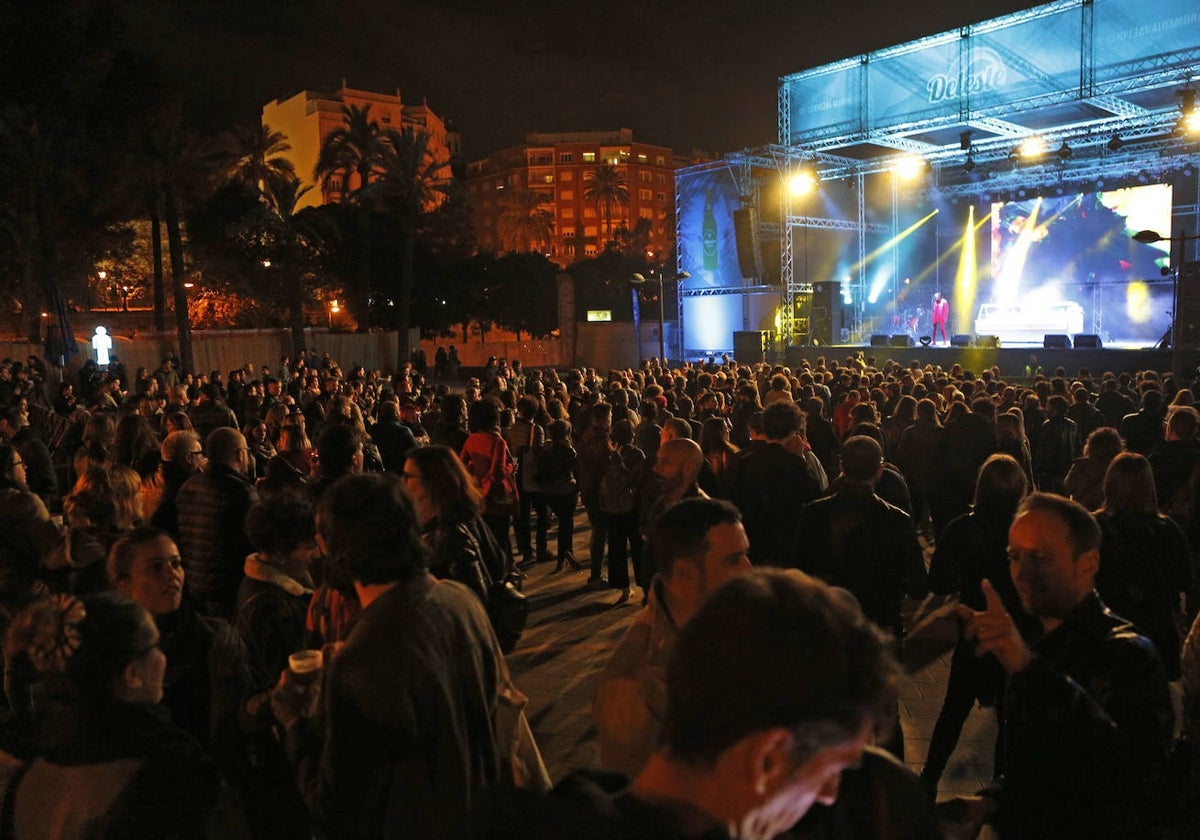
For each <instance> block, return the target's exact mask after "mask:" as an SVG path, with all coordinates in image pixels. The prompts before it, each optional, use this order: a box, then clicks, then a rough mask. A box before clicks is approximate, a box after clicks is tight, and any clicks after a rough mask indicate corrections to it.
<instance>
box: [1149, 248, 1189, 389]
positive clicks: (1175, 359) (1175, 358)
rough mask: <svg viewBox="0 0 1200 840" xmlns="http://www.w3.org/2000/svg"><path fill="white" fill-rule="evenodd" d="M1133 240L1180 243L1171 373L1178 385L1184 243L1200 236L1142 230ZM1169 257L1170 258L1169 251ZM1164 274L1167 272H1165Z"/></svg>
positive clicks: (1172, 330) (1174, 291)
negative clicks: (1181, 273) (1168, 234)
mask: <svg viewBox="0 0 1200 840" xmlns="http://www.w3.org/2000/svg"><path fill="white" fill-rule="evenodd" d="M1133 238H1134V239H1135V240H1136V241H1138V242H1142V243H1144V244H1146V245H1153V244H1154V243H1155V242H1171V243H1175V242H1178V243H1179V257H1178V258H1177V259H1175V260H1174V262H1175V272H1174V281H1173V283H1172V284H1171V293H1172V304H1171V373H1172V375H1173V376H1174V377H1175V379H1176V385H1178V384H1179V383H1178V381H1179V379H1181V378H1182V376H1183V347H1182V344H1183V342H1182V341H1180V340H1179V338H1180V329H1179V319H1180V315H1181V314H1182V313H1181V312H1180V311H1179V272H1181V271H1183V263H1184V256H1185V255H1184V243H1185V242H1191V241H1193V240H1196V239H1200V234H1192V235H1191V236H1189V235H1188V232H1187V231H1185V230H1181V231H1179V233H1178V234H1176V235H1175V236H1163V235H1162V234H1161V233H1159V232H1158V231H1156V230H1140V231H1138V232H1137V233H1135V234H1134V235H1133ZM1167 256H1168V257H1170V256H1171V254H1170V251H1169V250H1168V253H1167ZM1163 273H1164V274H1165V273H1166V271H1165V270H1164V272H1163Z"/></svg>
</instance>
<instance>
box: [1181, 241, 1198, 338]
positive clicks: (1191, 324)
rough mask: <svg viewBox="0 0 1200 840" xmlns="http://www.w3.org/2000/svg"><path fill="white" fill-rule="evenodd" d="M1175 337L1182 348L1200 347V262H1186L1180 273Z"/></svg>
mask: <svg viewBox="0 0 1200 840" xmlns="http://www.w3.org/2000/svg"><path fill="white" fill-rule="evenodd" d="M1175 310H1176V311H1175V336H1176V337H1177V338H1178V340H1179V346H1180V347H1196V346H1197V345H1200V262H1185V263H1184V264H1183V268H1182V269H1180V271H1179V301H1178V303H1176V306H1175Z"/></svg>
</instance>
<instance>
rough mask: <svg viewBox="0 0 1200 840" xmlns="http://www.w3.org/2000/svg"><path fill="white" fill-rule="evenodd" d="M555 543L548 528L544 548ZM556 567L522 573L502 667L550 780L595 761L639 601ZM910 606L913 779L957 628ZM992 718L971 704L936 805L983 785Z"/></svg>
mask: <svg viewBox="0 0 1200 840" xmlns="http://www.w3.org/2000/svg"><path fill="white" fill-rule="evenodd" d="M575 527H576V530H575V555H576V557H578V558H579V559H580V561H581V562H583V563H585V564H586V561H587V557H588V548H587V540H588V536H589V533H590V532H589V528H588V525H587V520H586V518H585V517H584V516H583V514H582V513H579V514H577V516H576V520H575ZM554 540H555V537H554V533H553V530H552V531H551V538H550V544H551V545H554V544H555V542H554ZM553 568H554V564H553V563H543V564H538V565H534V566H532V567H530V568H528V569H527V574H528V577H527V579H526V584H525V593H526V595H528V596H529V598H530V599H531V600H532V614H531V616H530V622H529V627H528V629H527V630H526V631H525V635H524V637H523V638H522V639H521V642H520V644H519V645H518V646H517V649H516V650H515V651H514V652H513V653H512V655H511V656H510V657H509V664H510V665H511V667H512V671H513V674H514V677H515V678H516V680H517V684H518V685H519V686H520V687H521V689H522V690H523V691H524V692H525V693H526V694H528V695H529V698H530V703H529V709H528V712H529V720H530V724H531V725H532V727H533V731H534V733H535V735H536V736H537V740H538V744H539V745H540V747H541V749H542V753H543V755H544V757H545V759H546V764H547V766H548V767H549V769H550V774H551V776H552V777H553V778H554V779H555V780H556V781H557V780H558V779H560V778H562V777H563V776H564V775H565V774H566V773H567V772H569V771H570V770H572V769H574V768H578V767H587V766H597V765H598V764H599V761H600V751H599V748H598V746H597V744H596V733H595V729H594V728H593V727H592V721H591V706H592V698H593V697H594V696H595V693H596V686H597V683H598V681H599V678H600V673H601V671H602V669H603V668H604V664H605V662H607V660H608V656H609V654H610V652H611V651H612V649H613V647H614V646H615V645H616V643H617V642H618V641H619V640H620V638H621V636H622V635H623V634H624V632H625V629H626V627H627V626H628V625H629V623H630V622H631V621H632V620H633V617H634V616H635V615H636V614H637V611H638V610H639V609H640V604H641V599H640V597H638V593H639V590H637V589H635V590H634V593H635V596H634V597H633V598H631V599H630V600H629V602H628V603H626V604H623V605H620V606H616V605H614V603H615V601H616V600H617V595H618V593H617V592H615V591H603V592H588V591H586V590H585V589H584V583H585V581H586V580H587V572H586V571H581V572H570V571H564V572H560V573H558V574H552V573H551V570H552V569H553ZM910 606H911V607H912V610H913V612H914V615H915V616H916V618H913V619H911V620H910V623H909V626H910V627H911V626H914V624H915V625H918V626H919V629H918V630H917V632H916V633H915V634H913V635H910V638H909V641H908V644H907V646H906V656H905V659H906V662H905V666H906V671H907V675H908V676H907V679H906V681H905V684H904V686H903V690H902V692H901V698H900V700H901V706H900V724H901V727H902V728H903V730H904V738H905V759H906V760H907V761H908V762H909V766H910V767H912V769H913V770H914V771H915V772H920V770H921V766H922V764H923V763H924V761H925V756H926V753H927V751H928V746H929V736H930V733H931V732H932V730H933V724H934V721H935V720H936V719H937V715H938V711H939V710H940V709H941V704H942V697H943V695H944V693H945V687H946V678H947V675H948V673H949V661H950V649H951V646H952V643H953V638H954V629H953V625H952V624H951V623H950V622H948V621H944V620H942V621H939V620H932V621H930V620H929V619H928V616H929V614H930V613H931V605H930V604H920V605H919V604H912V605H910ZM994 720H995V717H994V714H993V713H992V712H991V710H983V709H980V708H978V707H976V709H975V710H974V711H973V712H972V714H971V716H970V718H969V719H968V720H967V723H966V725H965V726H964V727H963V733H962V737H961V738H960V740H959V744H958V748H957V750H956V751H955V753H954V756H953V757H952V758H951V761H950V765H949V766H948V767H947V769H946V773H945V775H944V776H943V777H942V784H941V788H940V791H939V798H943V799H944V798H947V797H950V796H952V795H955V794H960V793H973V792H974V791H976V790H978V789H979V788H980V787H981V786H982V785H983V784H986V783H987V781H988V780H990V778H991V772H992V746H993V743H994V740H995V731H996V730H995V723H994Z"/></svg>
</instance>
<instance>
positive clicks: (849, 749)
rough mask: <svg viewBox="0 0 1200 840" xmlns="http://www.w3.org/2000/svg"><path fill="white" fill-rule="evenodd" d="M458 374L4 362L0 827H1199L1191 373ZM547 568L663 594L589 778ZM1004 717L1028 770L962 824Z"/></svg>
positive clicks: (655, 367)
mask: <svg viewBox="0 0 1200 840" xmlns="http://www.w3.org/2000/svg"><path fill="white" fill-rule="evenodd" d="M435 368H436V370H435V372H434V373H435V376H434V381H430V380H427V379H426V378H425V374H426V371H425V361H424V359H423V358H418V357H414V359H413V363H412V364H410V365H407V366H405V367H404V368H403V369H401V370H399V371H397V372H395V373H394V374H392V375H386V376H385V375H384V374H382V373H381V372H379V371H367V370H365V369H364V368H362V367H360V366H354V367H352V368H351V369H350V370H349V371H348V372H345V371H343V370H342V369H341V368H340V367H339V365H338V364H337V362H336V361H334V360H333V359H331V358H330V357H329V356H328V354H326V355H325V356H323V357H321V356H318V355H317V354H316V353H315V352H310V353H306V354H301V355H300V356H298V357H296V358H284V359H282V360H281V361H280V363H279V364H278V366H273V367H268V366H263V367H261V368H259V369H257V370H256V369H255V368H254V366H252V365H249V364H248V365H246V366H244V367H243V368H240V369H238V370H234V371H230V372H229V373H228V374H226V375H223V374H222V373H220V372H215V371H214V372H212V373H210V374H208V375H207V376H205V375H198V376H197V375H193V374H191V373H189V372H184V371H180V370H179V368H178V365H177V363H176V362H175V361H174V360H172V359H169V358H168V359H164V360H163V362H162V364H161V365H160V366H159V367H158V368H157V369H155V370H153V371H149V370H146V369H138V370H136V371H134V372H133V373H132V374H128V373H127V372H126V370H125V369H124V367H123V366H121V365H120V362H119V361H115V363H114V364H112V365H110V366H109V369H108V370H103V371H102V370H100V369H99V368H97V367H95V366H89V367H87V368H85V370H83V371H82V372H81V375H80V377H79V380H78V382H73V383H65V382H64V383H63V384H61V385H58V386H57V387H56V389H54V392H52V393H47V385H46V383H45V382H44V378H45V369H44V367H41V366H40V363H39V362H38V360H36V359H30V360H27V361H26V362H24V363H20V362H13V361H11V360H6V361H4V362H3V363H0V494H3V498H4V501H5V504H3V505H0V517H3V518H4V521H5V525H6V527H5V528H3V529H0V618H2V620H3V624H4V625H5V629H6V633H5V637H4V638H5V646H4V656H5V684H4V687H5V695H6V698H7V706H8V713H7V716H6V717H5V719H4V720H5V723H4V726H3V728H2V729H0V749H2V750H3V752H0V838H8V837H22V838H25V837H28V838H34V837H51V836H54V837H64V838H67V837H85V836H86V837H101V836H102V837H118V836H120V837H141V836H146V837H151V836H152V837H185V836H186V837H243V836H245V837H255V838H265V837H289V838H290V837H297V838H302V837H311V836H316V837H331V838H340V837H347V838H368V837H370V838H375V837H447V838H450V837H469V836H486V837H497V838H504V837H560V836H561V837H567V836H571V837H580V836H582V837H680V838H702V837H703V838H716V837H753V838H769V837H775V836H789V837H805V838H817V837H822V838H834V837H837V838H851V837H853V838H858V837H863V838H865V837H879V836H888V837H912V838H932V837H939V836H942V832H943V831H954V832H960V835H959V836H973V835H974V834H975V833H977V832H978V831H979V830H980V828H981V827H982V826H983V825H984V824H985V823H992V824H994V825H995V826H996V830H997V831H998V832H999V836H1000V837H1003V838H1009V837H1019V838H1026V837H1055V838H1059V837H1081V838H1082V837H1120V838H1124V837H1130V838H1133V837H1164V838H1170V837H1186V836H1194V835H1193V834H1192V832H1193V831H1194V830H1196V828H1197V826H1200V754H1198V753H1197V749H1196V744H1197V743H1198V740H1197V739H1198V738H1200V622H1197V612H1198V610H1200V600H1198V596H1200V590H1198V589H1197V586H1198V585H1200V574H1198V572H1197V558H1200V412H1198V411H1197V410H1196V408H1195V407H1193V402H1194V398H1193V390H1192V389H1193V387H1195V386H1194V385H1193V383H1191V382H1181V381H1178V380H1175V379H1173V378H1172V377H1170V376H1160V375H1158V374H1156V373H1154V372H1150V371H1142V372H1119V373H1115V374H1114V373H1104V374H1102V375H1099V376H1093V375H1092V374H1091V373H1090V372H1089V371H1087V370H1079V371H1077V372H1075V374H1074V375H1073V376H1068V375H1067V372H1066V371H1064V370H1061V369H1060V370H1058V371H1056V372H1055V373H1054V375H1045V374H1035V375H1033V376H1030V377H1020V379H1019V380H1018V379H1016V378H1011V379H1006V378H1005V377H1004V376H1002V374H1001V372H1000V371H999V370H998V369H996V368H992V369H990V370H984V371H979V372H971V371H967V370H964V369H962V368H961V367H960V366H959V365H954V366H952V367H951V368H949V369H942V368H940V367H936V366H933V365H925V366H922V365H920V364H919V363H916V362H914V363H912V364H911V365H910V366H908V367H904V366H902V365H900V364H897V363H895V362H892V361H884V362H882V363H879V362H877V360H875V359H868V358H865V357H864V356H862V355H861V354H860V355H854V356H850V357H847V358H846V359H845V360H835V359H825V358H820V359H817V360H815V361H814V362H811V363H810V362H804V363H802V364H801V365H800V366H799V367H797V368H795V369H791V368H787V367H784V366H782V365H775V366H771V365H766V364H757V365H740V364H738V363H737V362H736V361H734V360H732V359H729V358H725V359H723V360H721V361H719V362H718V361H715V360H714V361H710V362H709V363H706V364H697V365H690V364H689V365H683V366H681V367H679V368H677V369H674V370H665V369H663V368H662V367H661V366H660V365H659V364H658V363H657V361H652V362H649V363H647V364H646V365H644V366H643V367H641V368H640V369H628V370H616V371H610V372H608V374H607V375H606V376H601V375H600V374H599V373H597V372H596V371H595V370H590V369H574V370H566V371H559V370H554V369H549V368H548V369H536V370H525V369H523V368H522V366H521V365H520V364H519V363H518V362H513V363H512V364H509V363H508V362H507V361H505V360H490V361H489V365H488V367H487V369H485V370H484V371H482V372H481V376H480V377H479V378H470V379H467V380H465V382H459V383H455V387H451V385H450V384H448V383H447V382H446V381H445V380H442V379H441V378H440V377H441V376H443V375H447V374H448V373H449V372H450V371H451V368H453V372H455V373H457V356H456V355H455V357H454V359H453V360H450V358H449V357H448V356H447V357H445V358H443V357H442V356H441V355H439V357H438V358H437V359H436V360H435ZM577 518H581V519H582V520H584V521H585V522H586V527H587V529H588V532H589V533H588V536H587V540H586V543H587V556H586V557H576V555H575V550H574V546H575V539H574V537H575V527H576V519H577ZM538 564H547V565H546V566H545V567H543V568H546V569H547V570H548V573H549V574H555V575H562V576H568V575H575V574H579V578H578V580H579V588H580V590H585V589H586V590H594V591H608V592H611V593H612V596H611V597H612V599H613V600H612V604H613V607H614V608H622V607H623V606H624V605H629V607H633V606H636V605H637V604H639V603H640V604H641V605H642V610H641V612H640V613H638V615H637V617H636V618H635V619H634V620H633V623H632V624H631V626H630V629H629V630H628V632H627V633H626V635H625V636H624V638H623V639H622V640H621V642H620V644H619V645H618V646H617V648H616V649H615V651H614V652H613V654H612V656H611V658H610V660H609V661H608V662H607V664H606V666H605V669H604V673H603V677H602V680H601V684H600V689H599V692H598V694H597V696H596V698H595V703H594V707H593V709H592V714H593V717H594V722H595V727H596V733H597V736H598V740H599V744H600V755H601V764H602V767H601V768H580V769H579V771H578V772H576V773H574V774H572V775H571V776H570V777H568V778H566V779H563V780H557V781H558V784H557V785H553V783H552V780H551V779H550V778H549V775H548V773H547V772H546V767H545V764H544V762H543V761H542V757H541V755H540V752H539V750H538V746H537V739H536V732H535V729H536V727H531V726H530V722H529V720H528V719H527V717H526V716H525V713H524V705H525V702H526V700H525V697H524V695H523V694H522V693H521V691H520V689H519V686H518V685H516V684H515V682H514V680H513V678H512V676H511V674H510V673H509V669H508V665H507V661H506V656H507V654H509V653H511V652H512V650H513V649H514V648H515V647H516V646H517V645H518V644H519V643H520V639H521V636H522V632H523V629H524V626H525V621H526V619H527V616H528V611H529V604H528V602H527V601H526V600H525V598H524V596H523V595H522V593H521V591H520V590H521V589H522V585H523V580H524V577H525V575H526V574H528V573H529V572H530V571H531V570H532V569H534V568H536V567H537V566H538ZM551 564H552V565H551ZM585 572H586V577H584V573H585ZM931 592H932V593H933V594H935V595H937V596H941V597H944V598H946V599H957V604H958V606H957V607H956V608H955V611H954V614H955V616H956V617H957V620H958V622H959V626H960V639H959V642H958V644H957V646H956V647H955V649H954V652H953V655H952V658H951V669H950V677H949V683H948V686H947V690H946V695H945V701H944V705H943V708H942V711H941V714H940V716H939V718H938V721H937V724H936V727H935V729H934V732H933V735H932V739H931V742H930V745H929V750H928V755H927V757H926V760H925V762H924V769H923V772H922V773H921V774H920V775H919V776H917V775H914V774H913V773H911V772H910V771H909V770H908V769H907V767H906V765H905V764H904V762H905V759H906V757H905V754H904V733H903V732H902V731H901V729H900V726H899V711H898V705H897V695H896V690H897V684H898V680H899V678H900V673H901V669H900V666H899V664H898V663H899V662H901V661H903V657H904V643H905V635H906V633H907V632H908V631H909V630H910V629H911V628H910V627H908V626H907V625H906V616H905V604H906V603H911V600H909V599H922V598H925V597H926V596H927V595H929V594H930V593H931ZM1172 691H1174V692H1175V693H1176V695H1177V696H1178V698H1180V699H1181V704H1180V705H1179V708H1180V709H1181V712H1182V713H1181V714H1178V715H1177V712H1176V708H1175V704H1173V702H1172ZM977 701H978V702H980V703H982V704H984V705H987V706H994V707H995V709H996V713H997V720H998V723H999V726H998V731H999V736H998V738H997V742H996V745H995V752H994V757H995V758H994V766H995V771H996V780H995V782H994V784H993V785H991V786H989V787H988V788H986V789H984V790H982V791H980V792H978V794H977V795H976V796H972V797H961V798H950V799H948V800H947V799H946V797H943V800H944V801H943V802H942V803H941V804H940V805H939V806H938V807H937V808H936V809H935V807H934V806H935V803H936V801H937V799H938V793H939V782H940V780H941V777H942V775H943V772H944V771H945V768H946V766H947V764H948V762H949V759H950V756H951V754H952V753H953V750H954V747H955V745H956V743H957V740H958V737H959V734H960V732H961V729H962V727H963V724H964V721H965V720H966V718H967V715H968V714H969V712H970V711H971V709H972V708H973V706H974V704H975V703H976V702H977ZM1177 717H1178V718H1179V719H1178V720H1177V719H1176V718H1177ZM908 760H909V761H910V762H911V761H912V758H911V757H909V758H908ZM608 771H611V772H608ZM839 789H840V790H841V797H840V798H839V796H838V792H839Z"/></svg>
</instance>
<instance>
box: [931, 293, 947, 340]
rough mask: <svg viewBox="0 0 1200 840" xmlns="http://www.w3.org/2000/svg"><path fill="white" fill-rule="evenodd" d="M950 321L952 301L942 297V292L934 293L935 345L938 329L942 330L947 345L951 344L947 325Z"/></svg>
mask: <svg viewBox="0 0 1200 840" xmlns="http://www.w3.org/2000/svg"><path fill="white" fill-rule="evenodd" d="M949 321H950V301H948V300H946V299H945V298H944V297H942V293H941V292H934V295H933V343H934V344H937V335H938V328H939V327H940V328H941V330H942V341H944V342H945V343H946V344H949V343H950V337H949V336H948V335H946V324H947V323H949Z"/></svg>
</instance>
